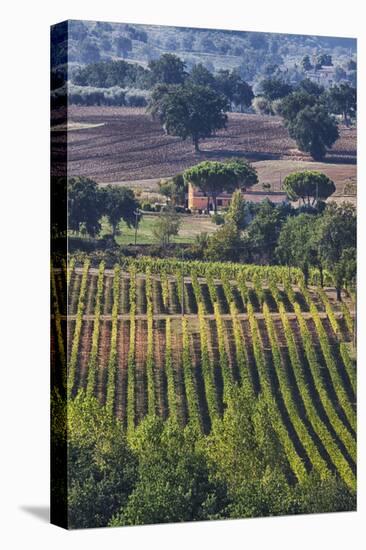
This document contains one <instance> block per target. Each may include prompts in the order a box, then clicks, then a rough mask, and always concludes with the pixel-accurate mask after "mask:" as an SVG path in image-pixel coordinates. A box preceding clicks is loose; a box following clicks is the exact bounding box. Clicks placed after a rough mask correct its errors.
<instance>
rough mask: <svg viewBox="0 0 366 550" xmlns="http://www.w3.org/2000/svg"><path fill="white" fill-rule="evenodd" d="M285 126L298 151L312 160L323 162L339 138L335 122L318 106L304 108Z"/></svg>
mask: <svg viewBox="0 0 366 550" xmlns="http://www.w3.org/2000/svg"><path fill="white" fill-rule="evenodd" d="M286 126H287V128H288V130H289V133H290V136H291V137H292V138H293V139H295V141H296V143H297V146H298V148H299V149H300V151H305V152H307V153H310V155H311V156H312V157H313V159H314V160H323V158H324V156H325V154H326V151H327V148H330V147H331V146H332V145H333V143H334V142H335V141H336V140H337V139H338V137H339V132H338V126H337V123H336V121H335V120H334V118H333V117H332V116H330V115H329V114H328V112H327V110H326V109H325V108H324V107H322V106H320V105H314V106H313V107H305V108H304V109H302V110H301V111H300V112H299V113H298V114H297V116H296V117H295V119H293V120H292V121H291V120H289V121H287V122H286Z"/></svg>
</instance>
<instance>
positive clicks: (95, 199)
mask: <svg viewBox="0 0 366 550" xmlns="http://www.w3.org/2000/svg"><path fill="white" fill-rule="evenodd" d="M67 199H68V208H67V223H68V228H69V229H71V230H73V231H79V230H80V225H81V224H84V225H85V228H86V231H87V232H88V233H89V235H92V236H95V235H97V234H98V233H99V231H100V223H99V220H100V218H101V216H102V201H101V195H100V191H99V189H98V185H97V184H96V183H95V181H92V180H91V179H89V178H81V177H78V178H69V179H68V182H67Z"/></svg>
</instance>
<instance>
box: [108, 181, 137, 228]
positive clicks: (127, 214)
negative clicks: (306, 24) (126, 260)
mask: <svg viewBox="0 0 366 550" xmlns="http://www.w3.org/2000/svg"><path fill="white" fill-rule="evenodd" d="M100 193H101V201H102V210H103V214H104V215H105V216H107V218H108V221H109V223H110V225H111V227H112V234H113V236H115V235H116V232H117V228H118V225H119V223H120V221H121V220H123V221H124V222H125V223H126V224H127V225H128V227H131V226H132V225H133V224H134V223H135V211H136V209H137V208H138V206H139V203H138V202H137V200H136V199H135V195H134V192H133V191H132V189H128V188H126V187H120V186H117V185H107V186H106V187H104V188H102V189H101V191H100Z"/></svg>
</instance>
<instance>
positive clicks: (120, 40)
mask: <svg viewBox="0 0 366 550" xmlns="http://www.w3.org/2000/svg"><path fill="white" fill-rule="evenodd" d="M115 45H116V50H117V55H120V56H122V57H126V55H127V54H128V52H131V51H132V42H131V40H130V39H129V38H127V37H126V36H117V38H116V39H115Z"/></svg>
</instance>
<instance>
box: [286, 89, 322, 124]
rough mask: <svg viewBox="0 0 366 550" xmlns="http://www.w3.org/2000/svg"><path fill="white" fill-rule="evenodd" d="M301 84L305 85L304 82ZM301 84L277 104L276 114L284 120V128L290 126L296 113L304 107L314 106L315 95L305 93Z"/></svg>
mask: <svg viewBox="0 0 366 550" xmlns="http://www.w3.org/2000/svg"><path fill="white" fill-rule="evenodd" d="M303 82H304V83H305V81H303ZM303 82H302V83H301V84H300V86H299V89H298V90H297V91H295V92H293V93H292V94H290V95H288V96H287V97H285V98H283V99H281V102H280V104H279V108H278V112H279V114H280V115H281V116H282V117H283V118H284V119H285V125H286V126H288V125H289V124H292V123H293V121H294V119H295V118H296V116H297V115H298V113H300V111H302V110H303V109H305V107H313V106H314V105H315V104H316V97H315V95H314V94H310V93H308V92H307V91H305V89H304V88H303ZM304 85H305V86H307V85H306V84H304Z"/></svg>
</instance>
